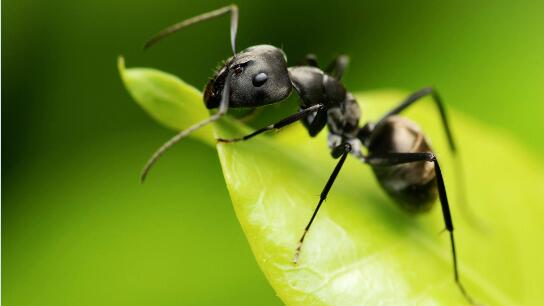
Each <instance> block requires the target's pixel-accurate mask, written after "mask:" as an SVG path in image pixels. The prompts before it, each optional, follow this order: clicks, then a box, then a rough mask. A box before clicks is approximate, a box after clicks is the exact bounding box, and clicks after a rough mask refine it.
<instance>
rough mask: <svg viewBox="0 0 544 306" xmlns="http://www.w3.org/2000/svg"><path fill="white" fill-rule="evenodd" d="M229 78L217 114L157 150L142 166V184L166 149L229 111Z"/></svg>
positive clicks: (171, 139) (194, 125) (229, 76)
mask: <svg viewBox="0 0 544 306" xmlns="http://www.w3.org/2000/svg"><path fill="white" fill-rule="evenodd" d="M230 78H231V74H228V75H227V79H226V81H225V87H224V88H223V91H222V94H221V102H219V110H218V111H217V113H215V114H213V115H212V116H210V117H209V118H207V119H204V120H202V121H200V122H198V123H195V124H193V125H192V126H190V127H188V128H187V129H185V130H183V131H181V132H179V133H178V134H176V135H175V136H174V137H172V138H170V140H168V141H167V142H165V143H164V144H163V145H162V146H161V147H160V148H158V149H157V150H156V151H155V153H153V155H152V156H151V157H150V158H149V160H148V161H147V163H146V164H145V166H144V169H143V170H142V174H141V175H140V182H142V183H143V182H144V181H145V178H146V176H147V174H148V173H149V170H151V167H153V165H154V164H155V163H156V162H157V160H158V159H159V158H160V157H161V156H162V155H163V154H164V152H166V151H167V150H168V149H170V148H171V147H172V146H173V145H175V144H176V143H177V142H178V141H180V140H181V139H182V138H184V137H186V136H187V135H189V134H191V133H192V132H194V131H196V130H198V129H200V128H201V127H203V126H205V125H207V124H210V123H212V122H214V121H217V120H219V118H221V117H222V116H223V115H225V114H226V113H227V111H228V109H229V97H230Z"/></svg>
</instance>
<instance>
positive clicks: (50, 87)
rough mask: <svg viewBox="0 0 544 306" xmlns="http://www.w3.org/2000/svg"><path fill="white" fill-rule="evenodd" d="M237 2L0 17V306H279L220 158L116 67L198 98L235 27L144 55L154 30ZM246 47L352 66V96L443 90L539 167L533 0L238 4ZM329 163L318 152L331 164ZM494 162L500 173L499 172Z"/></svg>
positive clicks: (41, 10)
mask: <svg viewBox="0 0 544 306" xmlns="http://www.w3.org/2000/svg"><path fill="white" fill-rule="evenodd" d="M228 3H229V2H223V1H194V2H189V1H182V0H156V1H146V2H140V3H136V2H134V1H126V0H123V1H103V0H95V1H89V0H87V1H66V0H64V1H63V0H50V1H31V0H6V1H3V3H2V45H3V48H2V139H3V141H2V191H3V193H2V242H3V245H2V293H3V295H2V302H3V303H4V305H218V304H219V305H224V304H235V305H255V304H258V305H278V304H280V303H281V301H280V300H279V299H278V298H277V297H276V296H275V293H274V292H273V290H272V289H271V288H270V286H269V285H268V284H267V282H266V280H265V278H264V277H263V276H262V275H261V272H260V271H259V268H258V267H257V265H256V263H255V260H254V259H253V257H252V254H251V252H250V250H249V247H248V245H247V243H246V240H245V237H244V236H243V233H242V231H241V229H240V227H239V225H238V223H237V220H236V218H235V215H234V212H233V210H232V207H231V204H230V200H229V198H228V194H227V191H226V188H225V186H224V183H223V178H222V175H221V172H220V167H219V163H218V161H217V157H216V153H215V151H213V150H212V149H210V148H208V147H207V146H204V145H202V144H200V143H197V142H195V141H192V140H187V141H184V142H183V143H180V144H179V145H178V146H176V148H174V149H173V150H172V152H171V153H170V154H167V155H166V156H165V157H164V158H163V160H161V162H160V163H159V164H158V165H157V167H156V168H155V169H154V172H153V173H152V174H151V176H150V177H149V180H148V182H147V183H146V184H145V185H140V184H139V183H138V180H137V178H138V174H139V171H140V169H141V166H142V165H143V163H144V162H145V160H146V159H147V157H148V156H149V154H150V153H151V152H152V151H153V150H154V149H155V148H156V147H157V146H159V145H160V144H161V143H162V142H163V141H164V140H166V139H167V138H168V137H170V136H171V135H172V132H171V131H168V130H166V129H164V128H162V127H160V126H158V125H157V124H156V123H155V122H154V120H150V119H149V118H148V116H147V115H146V114H145V113H144V112H143V111H142V110H140V109H139V108H138V107H137V106H136V104H135V103H134V102H133V101H132V100H131V98H130V97H129V96H128V94H127V92H126V91H125V89H124V88H123V86H122V84H121V82H120V80H119V76H118V74H117V70H116V57H117V55H119V54H123V55H125V56H126V59H127V64H128V66H152V67H157V68H160V69H163V70H166V71H169V72H172V73H175V74H177V75H179V76H181V77H182V78H183V79H184V80H186V81H188V82H189V83H191V84H194V85H195V86H197V87H199V88H202V87H203V86H204V84H205V82H206V81H207V79H208V77H209V76H210V75H211V72H212V69H213V68H214V67H215V66H216V64H217V63H218V62H219V61H220V60H222V59H224V58H225V57H227V56H228V55H229V45H228V22H227V21H226V19H225V18H224V19H223V20H216V21H213V22H209V23H207V24H202V25H200V26H197V27H194V28H192V29H190V30H187V31H185V32H183V33H180V34H178V35H176V36H175V37H173V38H171V39H169V40H168V41H165V42H163V43H161V44H159V45H158V46H157V47H156V48H154V49H152V50H150V51H149V52H145V53H144V52H142V51H141V47H142V44H143V43H144V41H145V40H146V39H147V38H148V37H149V36H150V35H152V34H154V33H155V32H156V31H157V30H159V29H161V28H162V27H164V26H166V25H169V24H171V23H174V22H176V21H179V20H181V19H183V18H186V17H190V16H193V15H196V14H199V13H202V12H205V11H207V10H210V9H214V8H218V7H220V6H223V5H225V4H228ZM237 3H238V5H239V7H240V27H239V36H238V37H239V39H238V46H239V48H244V47H247V46H250V45H252V44H257V43H271V44H275V45H278V46H281V47H283V48H284V50H285V51H286V52H287V54H288V56H289V59H290V62H291V63H297V62H299V61H300V59H302V58H303V56H304V54H306V53H308V52H314V53H316V54H317V55H318V57H319V58H320V60H321V62H322V63H323V64H325V63H326V62H328V61H329V60H330V59H331V58H332V57H333V56H334V55H335V54H338V53H347V54H349V55H350V56H351V59H352V62H351V66H350V68H349V70H348V72H347V74H346V76H345V83H346V84H347V86H348V87H349V88H350V89H351V90H352V91H358V90H365V89H375V88H401V89H407V90H415V89H418V88H420V87H422V86H425V85H431V84H432V85H436V86H437V88H438V89H439V90H440V92H441V93H442V95H443V97H444V99H445V101H446V103H447V104H448V106H450V107H451V108H455V109H457V110H459V111H462V112H464V113H466V114H469V115H471V116H473V117H475V118H478V119H480V120H481V121H484V122H487V123H489V124H490V125H494V126H496V127H497V128H498V129H501V130H502V131H504V133H506V134H512V135H514V137H516V138H518V139H519V140H520V142H522V143H524V144H525V145H526V147H527V148H528V149H529V150H531V151H533V152H536V153H544V137H542V136H541V132H542V131H543V130H544V123H543V120H542V115H543V114H544V103H543V102H544V38H543V37H544V18H542V16H543V14H544V2H542V1H523V2H522V1H519V2H511V1H493V2H485V1H481V2H478V3H475V2H474V1H401V0H396V1H284V0H281V1H238V2H237ZM323 154H328V153H327V152H326V150H324V152H323ZM499 166H500V165H497V167H499Z"/></svg>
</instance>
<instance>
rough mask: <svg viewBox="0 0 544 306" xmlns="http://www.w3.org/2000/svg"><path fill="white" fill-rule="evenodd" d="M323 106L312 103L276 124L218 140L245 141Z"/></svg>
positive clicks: (279, 127)
mask: <svg viewBox="0 0 544 306" xmlns="http://www.w3.org/2000/svg"><path fill="white" fill-rule="evenodd" d="M322 108H323V104H316V105H312V106H310V107H308V108H305V109H303V110H301V111H299V112H298V113H296V114H293V115H291V116H289V117H286V118H283V119H282V120H280V121H278V122H276V123H274V124H271V125H268V126H265V127H263V128H260V129H258V130H256V131H254V132H252V133H250V134H248V135H245V136H243V137H239V138H231V139H224V138H218V139H217V141H218V142H223V143H231V142H237V141H244V140H248V139H250V138H252V137H254V136H257V135H259V134H261V133H264V132H266V131H270V130H278V129H281V128H282V127H284V126H286V125H289V124H292V123H294V122H297V121H298V120H300V119H302V118H304V117H306V116H308V114H311V113H312V112H315V111H319V110H321V109H322Z"/></svg>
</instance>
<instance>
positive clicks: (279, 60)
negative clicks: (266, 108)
mask: <svg viewBox="0 0 544 306" xmlns="http://www.w3.org/2000/svg"><path fill="white" fill-rule="evenodd" d="M229 74H231V77H230V84H229V85H230V100H229V106H230V107H255V106H261V105H266V104H270V103H274V102H278V101H281V100H283V99H285V98H287V97H288V96H289V94H290V93H291V88H292V85H291V80H290V78H289V73H288V72H287V58H286V56H285V53H283V51H282V50H281V49H279V48H276V47H274V46H270V45H258V46H253V47H249V48H247V49H245V50H243V51H241V52H240V53H237V54H236V55H235V56H233V57H231V58H229V59H228V60H227V61H226V63H225V65H224V66H223V67H221V68H220V69H219V70H218V71H217V72H216V73H215V75H214V76H213V78H212V79H211V80H210V81H209V82H208V85H206V89H205V90H204V102H205V104H206V107H207V108H208V109H212V108H216V107H218V106H219V102H220V101H221V95H222V92H223V88H224V87H225V82H226V80H227V76H228V75H229Z"/></svg>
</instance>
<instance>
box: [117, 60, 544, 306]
mask: <svg viewBox="0 0 544 306" xmlns="http://www.w3.org/2000/svg"><path fill="white" fill-rule="evenodd" d="M119 70H120V73H121V76H122V79H123V81H124V84H125V86H126V88H127V90H128V91H129V92H130V94H131V95H132V97H133V98H134V99H135V100H136V102H138V104H140V106H142V107H143V108H144V109H145V110H146V111H147V112H148V113H149V114H150V115H151V116H152V117H153V118H154V119H156V120H157V121H159V122H160V123H162V124H164V125H166V126H168V127H170V128H173V129H175V130H180V129H183V128H186V127H187V126H189V125H191V124H192V123H194V122H197V121H199V120H202V119H203V118H205V117H206V116H208V114H207V111H206V110H205V108H204V106H203V103H202V96H201V94H200V93H199V91H198V90H196V89H194V88H193V87H191V86H190V85H187V84H186V83H184V82H183V81H181V80H180V79H178V78H177V77H175V76H173V75H170V74H167V73H164V72H160V71H158V70H154V69H149V68H131V69H126V68H125V67H124V62H123V60H122V59H120V60H119ZM356 96H357V98H358V101H359V102H360V104H361V109H362V111H363V120H376V119H377V118H379V117H380V115H381V114H383V113H384V112H386V111H387V110H388V109H390V108H391V107H392V106H394V105H395V104H396V103H399V101H401V100H402V99H403V98H404V97H405V96H406V93H405V92H401V91H396V90H382V91H375V92H364V93H358V94H356ZM267 110H270V111H271V112H272V111H275V109H274V107H266V108H265V110H264V111H263V113H264V112H266V111H267ZM437 114H438V113H437V111H436V109H435V108H434V105H433V104H432V103H430V101H425V102H421V103H420V104H418V106H416V107H413V108H412V109H410V110H408V111H407V112H406V116H408V117H409V118H411V119H413V120H414V121H416V122H418V124H420V125H421V127H422V128H423V130H425V131H426V133H427V136H428V137H429V139H431V142H432V144H433V147H434V149H435V151H437V154H438V157H439V160H440V161H441V165H442V168H443V171H444V172H445V179H446V187H447V190H448V194H449V197H450V202H451V208H452V214H453V218H454V224H455V228H456V230H455V235H456V242H457V245H458V256H459V263H460V273H461V279H462V281H463V282H464V284H465V286H466V288H467V290H469V292H470V293H471V294H472V295H473V296H474V297H475V298H476V300H477V301H478V302H480V303H483V304H486V305H538V304H539V302H540V286H541V284H542V283H543V281H544V268H543V265H542V264H539V262H540V256H541V254H542V252H541V251H542V242H543V241H542V238H541V237H540V235H539V234H538V233H539V232H541V231H542V229H541V226H540V225H542V216H544V206H543V205H542V203H543V201H542V200H544V189H543V188H542V187H544V184H543V183H544V175H543V174H542V173H543V172H542V170H543V166H542V164H540V163H539V160H538V159H537V158H536V157H535V156H534V155H532V154H531V153H530V152H528V151H527V150H526V149H525V148H524V147H523V146H521V145H520V144H519V143H518V142H517V141H516V140H515V139H512V138H511V137H509V136H508V135H505V133H502V132H501V131H499V130H496V129H494V128H491V127H489V126H486V125H485V124H482V123H480V122H478V121H477V120H474V119H472V118H470V117H468V116H465V115H463V114H461V113H459V112H454V111H451V110H450V112H449V115H450V119H451V121H452V124H453V130H454V134H455V135H456V136H457V142H458V144H459V148H460V157H461V158H462V162H463V163H462V169H463V171H464V172H465V174H466V179H465V185H466V198H467V199H468V201H467V202H463V201H461V200H460V199H461V198H460V197H458V196H457V195H459V190H460V186H459V185H458V184H456V183H458V180H457V179H456V176H455V173H456V170H457V168H456V167H455V163H454V161H453V158H452V156H451V154H450V153H449V152H448V150H447V144H446V141H445V137H444V135H443V131H442V126H441V124H440V121H439V120H438V115H437ZM257 122H258V120H257ZM269 123H270V122H269ZM213 130H214V133H215V136H221V137H232V136H240V135H244V134H246V133H247V132H248V131H251V130H252V129H251V128H249V127H248V126H247V125H245V124H242V123H241V121H240V120H234V119H232V118H228V117H226V118H224V119H222V120H220V122H218V123H217V124H215V125H214V126H213ZM192 137H196V138H197V139H199V140H201V141H203V142H204V143H206V144H208V145H212V146H216V147H217V151H218V154H219V159H220V161H221V166H222V169H223V173H224V176H225V182H226V184H227V187H228V190H229V193H230V196H231V200H232V204H233V206H234V209H235V211H236V215H237V216H238V219H239V221H240V224H241V226H242V228H243V230H244V232H245V234H246V236H247V239H248V241H249V243H250V246H251V249H252V250H253V253H254V255H255V258H256V260H257V262H258V264H259V266H260V267H261V269H262V271H263V272H264V273H265V275H266V277H267V279H268V280H269V282H270V284H271V285H272V286H273V288H274V289H275V290H276V292H277V294H278V295H279V296H280V298H281V299H282V300H283V301H284V302H285V303H286V304H288V305H466V304H467V303H466V301H465V300H464V299H463V298H462V296H461V294H460V292H459V290H458V289H457V287H456V286H455V283H454V281H453V272H452V262H451V253H450V248H449V240H448V236H447V235H445V234H444V235H442V234H439V232H440V231H441V230H442V229H443V228H444V224H443V218H442V215H441V211H440V208H439V204H438V203H436V205H435V207H434V209H433V210H432V211H431V212H430V213H427V214H422V215H415V216H414V215H410V214H407V213H405V212H403V211H401V210H400V209H399V208H398V207H397V206H396V205H395V203H394V202H392V201H391V200H390V199H389V198H388V197H387V196H386V194H385V193H384V192H383V191H382V190H381V189H380V187H379V185H378V184H377V182H376V181H375V179H374V177H373V175H372V172H371V169H370V168H369V167H368V166H366V165H364V164H362V163H361V162H360V161H358V160H356V159H355V158H348V160H347V162H346V165H345V166H344V168H343V170H342V172H341V173H340V176H339V177H338V179H337V181H336V183H335V185H334V186H333V188H332V190H331V192H330V194H329V197H328V199H327V201H326V202H325V204H324V205H323V207H322V209H321V210H320V212H319V214H318V216H317V219H316V221H315V222H314V225H313V226H312V228H311V230H310V232H309V234H308V236H307V237H306V241H305V244H304V246H303V249H302V253H301V257H300V260H299V264H298V265H294V264H293V263H292V258H293V255H294V250H295V248H296V245H297V241H298V239H299V237H300V235H301V234H302V231H303V229H304V227H305V225H306V224H307V222H308V220H309V218H310V216H311V214H312V212H313V209H314V208H315V205H316V204H317V201H318V199H319V193H320V192H321V190H322V188H323V186H324V184H325V182H326V180H327V178H328V177H329V175H330V173H331V172H332V169H333V168H334V166H335V164H336V160H333V159H332V158H331V157H330V155H329V152H328V148H327V145H326V132H322V133H321V135H319V136H318V137H316V138H310V137H309V136H308V135H307V133H306V131H305V130H304V129H303V127H302V125H300V124H295V125H293V126H291V127H288V128H285V129H283V130H282V131H281V132H279V133H269V134H268V135H262V136H258V137H256V138H254V139H252V140H251V141H247V142H243V143H235V144H218V145H215V141H214V137H213V136H212V133H211V131H210V129H203V130H201V131H199V132H198V133H195V134H193V135H192ZM155 175H158V174H155ZM150 179H152V178H151V177H150ZM462 203H465V205H462ZM471 218H476V220H477V222H478V223H477V225H475V224H474V222H469V221H470V220H471Z"/></svg>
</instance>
